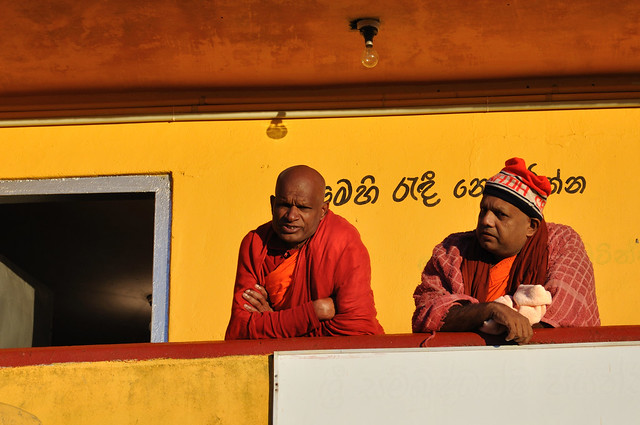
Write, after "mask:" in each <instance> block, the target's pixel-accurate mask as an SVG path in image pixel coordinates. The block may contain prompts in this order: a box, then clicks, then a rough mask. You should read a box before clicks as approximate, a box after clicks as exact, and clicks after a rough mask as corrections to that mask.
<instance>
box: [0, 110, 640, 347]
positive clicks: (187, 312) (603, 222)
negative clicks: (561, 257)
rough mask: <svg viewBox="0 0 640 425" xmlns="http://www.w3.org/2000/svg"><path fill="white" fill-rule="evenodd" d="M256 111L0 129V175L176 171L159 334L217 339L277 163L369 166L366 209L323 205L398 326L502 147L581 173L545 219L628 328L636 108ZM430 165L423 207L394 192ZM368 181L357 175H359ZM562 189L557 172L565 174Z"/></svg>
mask: <svg viewBox="0 0 640 425" xmlns="http://www.w3.org/2000/svg"><path fill="white" fill-rule="evenodd" d="M284 124H285V125H286V126H287V129H288V134H287V135H286V137H284V138H283V139H279V140H275V139H271V138H269V137H268V136H267V133H266V130H267V128H268V126H269V122H268V121H259V120H258V121H231V122H194V123H156V124H118V125H95V126H93V125H92V126H67V127H42V128H5V129H0V143H1V146H2V156H1V157H0V178H6V179H14V178H41V177H64V176H93V175H111V174H139V173H165V172H170V173H171V174H172V176H173V182H174V184H173V188H174V193H173V223H172V226H173V228H172V245H171V293H170V326H169V339H170V341H191V340H211V339H221V338H222V337H223V335H224V330H225V327H226V323H227V321H228V316H229V311H230V302H231V292H232V287H233V279H234V274H235V265H236V256H237V250H238V245H239V243H240V240H241V239H242V237H243V236H244V234H245V233H246V232H247V231H248V230H250V229H252V228H255V227H256V226H257V225H259V224H261V223H263V222H265V221H267V220H268V219H269V202H268V196H269V195H270V194H271V193H272V191H273V186H274V181H275V177H276V176H277V174H278V172H279V171H280V170H282V169H283V168H285V167H287V166H289V165H293V164H298V163H306V164H309V165H311V166H313V167H315V168H317V169H318V170H320V171H321V172H322V173H323V174H324V176H325V178H326V180H327V184H328V185H330V186H331V187H332V188H333V192H334V196H335V194H336V191H337V190H338V188H339V187H341V186H343V185H339V184H337V182H338V180H340V179H349V180H350V181H351V183H352V185H353V189H354V192H355V190H356V188H357V186H359V185H360V180H361V179H362V178H363V177H364V176H366V175H372V176H374V177H375V185H376V186H377V187H378V188H379V198H378V200H377V202H376V203H375V204H371V203H369V204H365V205H356V204H355V203H354V201H353V197H352V198H351V200H350V201H349V202H348V203H347V204H345V205H343V206H338V207H336V206H334V205H332V208H333V210H334V211H336V212H337V213H339V214H342V215H344V216H346V217H347V218H348V219H349V220H350V221H351V222H352V223H354V224H355V225H356V226H357V227H358V229H359V230H360V233H361V234H362V236H363V239H364V241H365V244H366V245H367V246H368V248H369V251H370V254H371V258H372V268H373V289H374V292H375V296H376V303H377V306H378V312H379V319H380V321H381V323H382V325H383V326H384V327H385V330H386V331H387V332H388V333H404V332H410V329H411V328H410V318H411V314H412V312H413V300H412V297H411V295H412V293H413V290H414V288H415V286H416V285H417V283H418V282H419V278H420V272H421V270H422V268H423V266H424V264H425V263H426V261H427V260H428V258H429V257H430V254H431V250H432V248H433V246H434V245H435V244H436V243H438V242H439V241H441V240H442V239H443V238H444V237H445V236H446V235H447V234H449V233H451V232H454V231H461V230H469V229H471V228H473V227H474V225H475V217H476V214H477V209H478V208H477V204H478V201H479V198H474V197H471V196H468V195H467V196H464V197H462V198H460V199H457V198H455V197H454V196H453V194H452V193H453V188H454V186H455V185H456V183H457V182H458V181H459V180H460V179H465V180H466V181H467V182H469V181H470V180H472V179H473V178H476V177H488V176H490V175H493V174H495V173H496V172H497V171H498V170H500V168H501V167H502V166H503V163H504V160H505V159H507V158H509V157H511V156H521V157H524V158H525V159H526V160H527V162H528V163H530V162H536V163H538V165H537V166H536V168H535V169H534V171H536V172H537V173H539V174H547V175H555V174H556V170H557V169H560V173H561V178H562V180H563V181H566V180H567V178H569V177H576V176H583V177H584V178H585V180H586V189H585V190H584V193H582V194H580V193H576V194H569V193H566V192H565V191H564V190H563V193H561V194H559V195H552V196H551V198H550V200H549V203H548V205H547V208H546V216H547V219H548V221H552V222H553V221H558V222H563V223H566V224H570V225H572V226H573V227H574V228H575V229H576V230H577V231H578V232H579V233H580V234H581V235H582V236H583V239H584V240H585V243H586V245H587V247H588V250H589V254H590V256H591V258H592V260H593V262H594V265H595V269H596V281H597V294H598V299H599V304H600V311H601V316H602V321H603V324H605V325H614V324H640V311H639V310H638V309H635V308H634V303H632V302H628V300H633V299H636V298H637V297H638V296H640V285H639V284H638V283H640V282H639V281H640V248H639V247H640V244H638V242H637V239H638V238H640V229H639V227H640V222H639V221H638V219H637V212H636V211H637V210H638V207H639V206H640V202H639V199H640V196H639V195H640V189H639V188H638V186H637V179H636V177H635V168H636V162H637V161H638V158H639V157H640V155H639V153H640V148H639V147H638V140H640V109H609V110H584V111H546V112H510V113H488V114H455V115H427V116H404V117H374V118H342V119H308V120H285V122H284ZM427 171H434V172H435V185H434V186H433V187H432V188H431V189H430V192H428V193H429V194H430V195H431V194H433V193H434V192H437V194H438V195H437V197H435V198H433V201H435V200H436V199H440V202H439V203H438V204H437V205H436V206H434V207H426V206H424V205H423V203H422V201H421V198H420V196H419V195H418V196H417V197H418V200H413V199H412V198H411V197H410V196H407V198H406V199H405V200H404V201H402V202H394V200H393V199H392V194H393V192H394V189H395V188H396V186H397V185H398V183H399V182H400V180H401V179H402V177H407V178H410V177H420V176H422V174H423V173H425V172H427ZM369 185H370V184H369ZM564 186H565V187H566V186H567V185H566V183H565V184H564Z"/></svg>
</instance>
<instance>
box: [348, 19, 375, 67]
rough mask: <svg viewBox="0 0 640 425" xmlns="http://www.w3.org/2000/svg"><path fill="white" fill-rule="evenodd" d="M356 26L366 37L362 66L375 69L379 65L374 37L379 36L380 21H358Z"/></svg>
mask: <svg viewBox="0 0 640 425" xmlns="http://www.w3.org/2000/svg"><path fill="white" fill-rule="evenodd" d="M354 26H355V29H357V30H358V31H360V34H362V36H363V37H364V52H363V53H362V59H361V60H362V65H364V66H365V67H366V68H373V67H374V66H376V65H377V64H378V52H377V51H376V49H374V48H373V37H375V36H376V35H377V34H378V28H380V21H379V20H378V19H374V18H366V19H357V20H356V21H355V25H354ZM352 27H353V26H352Z"/></svg>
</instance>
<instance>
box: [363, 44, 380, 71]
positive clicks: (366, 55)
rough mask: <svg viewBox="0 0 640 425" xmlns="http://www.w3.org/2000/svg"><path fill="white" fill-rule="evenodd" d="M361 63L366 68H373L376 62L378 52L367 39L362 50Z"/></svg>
mask: <svg viewBox="0 0 640 425" xmlns="http://www.w3.org/2000/svg"><path fill="white" fill-rule="evenodd" d="M362 64H363V65H364V66H365V67H366V68H373V67H374V66H376V65H377V64H378V52H376V49H374V48H373V42H372V41H367V42H366V43H365V45H364V52H362Z"/></svg>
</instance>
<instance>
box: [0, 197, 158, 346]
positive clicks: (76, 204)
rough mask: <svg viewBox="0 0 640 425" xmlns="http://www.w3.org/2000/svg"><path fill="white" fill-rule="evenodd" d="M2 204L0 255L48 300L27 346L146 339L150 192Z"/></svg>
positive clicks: (21, 199)
mask: <svg viewBox="0 0 640 425" xmlns="http://www.w3.org/2000/svg"><path fill="white" fill-rule="evenodd" d="M1 202H2V203H0V254H1V255H2V256H3V257H5V258H6V259H8V261H9V263H10V264H11V265H12V268H14V271H17V272H18V273H21V274H23V275H24V276H28V279H31V280H32V281H34V282H35V285H37V286H39V287H41V288H42V289H43V290H42V291H40V294H41V297H40V298H43V297H45V298H49V299H50V301H51V302H50V306H51V308H50V309H49V311H48V312H47V309H46V308H45V309H44V310H43V309H40V310H37V311H36V325H38V324H39V326H42V324H43V323H45V326H48V327H49V328H50V329H49V332H48V335H44V336H43V335H42V333H40V334H39V336H38V337H37V338H36V336H35V334H34V346H47V345H51V346H65V345H92V344H116V343H136V342H149V341H150V338H151V336H150V323H151V305H150V299H151V293H152V287H153V284H152V270H153V247H154V245H153V231H154V204H155V199H154V194H153V193H101V194H77V195H76V194H72V195H42V196H31V195H29V196H25V195H20V196H9V197H3V199H2V201H1ZM35 285H34V286H35ZM36 294H38V291H36ZM36 298H38V295H36ZM45 301H46V300H45ZM37 303H38V300H36V304H37ZM45 304H46V302H45ZM43 312H44V313H43ZM38 315H40V316H43V315H44V316H47V315H50V317H38ZM47 322H48V325H47V324H46V323H47ZM34 327H35V325H34ZM34 332H35V329H34Z"/></svg>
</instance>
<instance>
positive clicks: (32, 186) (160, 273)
mask: <svg viewBox="0 0 640 425" xmlns="http://www.w3.org/2000/svg"><path fill="white" fill-rule="evenodd" d="M141 192H146V193H148V192H152V193H154V194H155V210H154V231H153V278H152V279H153V300H152V306H151V342H167V341H168V337H169V335H168V334H169V267H170V247H169V244H170V241H171V176H170V175H168V174H161V175H124V176H100V177H68V178H53V179H21V180H0V203H11V202H14V201H15V197H19V196H24V195H30V196H38V195H67V194H92V193H141Z"/></svg>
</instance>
